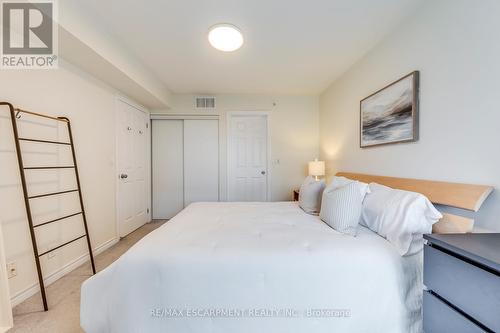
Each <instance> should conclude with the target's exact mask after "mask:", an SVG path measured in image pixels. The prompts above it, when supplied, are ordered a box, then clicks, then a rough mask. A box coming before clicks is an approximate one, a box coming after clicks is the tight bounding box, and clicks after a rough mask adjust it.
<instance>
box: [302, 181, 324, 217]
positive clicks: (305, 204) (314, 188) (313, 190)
mask: <svg viewBox="0 0 500 333" xmlns="http://www.w3.org/2000/svg"><path fill="white" fill-rule="evenodd" d="M324 189H325V181H324V180H315V179H314V177H312V176H309V177H307V178H306V179H305V180H304V182H303V183H302V185H301V186H300V191H299V206H300V208H302V209H303V210H304V211H305V212H306V213H308V214H313V215H318V213H319V210H320V207H321V195H322V194H323V190H324Z"/></svg>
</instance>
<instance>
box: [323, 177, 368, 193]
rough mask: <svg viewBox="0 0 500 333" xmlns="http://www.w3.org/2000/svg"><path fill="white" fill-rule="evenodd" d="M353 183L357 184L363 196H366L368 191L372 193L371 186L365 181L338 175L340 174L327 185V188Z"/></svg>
mask: <svg viewBox="0 0 500 333" xmlns="http://www.w3.org/2000/svg"><path fill="white" fill-rule="evenodd" d="M351 183H356V184H357V186H358V188H359V191H360V192H361V195H362V196H363V198H364V197H365V195H366V194H367V193H370V187H369V186H368V184H367V183H363V182H360V181H357V180H352V179H349V178H346V177H338V176H335V177H333V179H332V182H331V183H330V185H328V186H327V188H333V189H336V188H339V187H343V186H346V185H347V184H351Z"/></svg>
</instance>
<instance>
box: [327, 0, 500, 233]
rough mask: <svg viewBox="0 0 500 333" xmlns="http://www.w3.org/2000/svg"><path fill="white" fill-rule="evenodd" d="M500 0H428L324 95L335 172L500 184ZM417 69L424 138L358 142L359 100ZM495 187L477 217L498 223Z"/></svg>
mask: <svg viewBox="0 0 500 333" xmlns="http://www.w3.org/2000/svg"><path fill="white" fill-rule="evenodd" d="M499 17H500V2H498V1H495V0H482V1H473V0H439V1H427V2H425V4H424V6H423V7H422V8H420V9H419V10H418V11H417V12H415V13H414V15H412V16H411V17H408V18H407V19H406V20H405V21H404V22H403V23H402V24H401V26H400V27H399V28H397V29H396V30H395V31H394V32H393V33H392V34H391V35H389V36H387V37H386V39H385V40H384V41H383V42H382V43H381V44H379V45H378V46H377V47H376V48H374V49H372V50H371V51H370V52H369V53H368V54H366V56H365V57H364V58H363V59H362V60H360V61H359V62H358V63H357V64H356V65H355V66H353V67H352V68H351V69H350V70H349V71H348V72H346V73H345V74H344V75H343V76H342V77H341V78H340V79H339V80H337V81H336V82H335V83H334V84H332V85H331V86H330V87H329V88H328V89H327V90H326V91H325V92H324V93H323V94H322V95H321V98H320V124H321V125H320V133H321V135H320V136H321V139H320V149H321V156H322V158H324V159H326V160H327V161H328V163H327V168H328V172H329V174H330V175H331V174H333V173H335V172H337V171H341V170H342V171H353V172H364V173H371V174H380V175H391V176H401V177H411V178H424V179H436V180H444V181H456V182H469V183H477V184H488V185H494V186H495V187H496V188H500V154H499V151H500V150H499V148H498V145H499V143H500V130H499V124H500V112H499V109H498V96H499V91H500V61H499V59H500V43H498V42H497V40H498V31H500V20H499V19H498V18H499ZM413 70H419V71H420V80H421V83H420V87H421V94H420V140H419V141H418V142H417V143H412V144H399V145H388V146H382V147H377V148H365V149H360V148H359V101H360V100H361V99H363V98H364V97H366V96H368V95H370V94H371V93H372V92H374V91H377V90H378V89H380V88H381V87H384V86H385V85H386V84H388V83H390V82H392V81H394V80H395V79H398V78H399V77H401V76H403V75H405V74H407V73H409V72H411V71H413ZM498 216H500V197H499V195H498V194H497V193H496V192H495V193H494V194H493V195H492V197H490V198H489V199H488V200H487V202H486V203H485V205H484V206H483V208H482V210H481V211H480V213H479V214H478V215H477V216H476V224H477V225H480V226H482V227H483V228H489V229H495V230H500V222H499V220H498Z"/></svg>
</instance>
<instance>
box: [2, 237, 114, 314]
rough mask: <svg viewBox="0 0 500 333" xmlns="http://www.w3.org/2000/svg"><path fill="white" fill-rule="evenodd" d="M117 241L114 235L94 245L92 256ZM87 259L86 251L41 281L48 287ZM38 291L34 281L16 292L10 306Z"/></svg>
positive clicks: (38, 287) (88, 258) (38, 288)
mask: <svg viewBox="0 0 500 333" xmlns="http://www.w3.org/2000/svg"><path fill="white" fill-rule="evenodd" d="M118 241H119V238H117V237H115V238H112V239H110V240H108V241H106V242H104V243H103V244H101V245H99V246H98V247H96V248H95V249H94V257H95V256H97V255H98V254H100V253H102V252H104V251H106V250H107V249H109V248H110V247H112V246H113V245H115V244H116V243H118ZM89 260H90V257H89V255H88V253H85V254H83V255H81V256H79V257H78V258H76V259H74V260H72V261H70V262H69V263H67V264H66V265H64V266H63V267H61V268H59V269H57V270H56V271H55V272H53V273H51V274H50V275H49V276H47V277H45V278H44V279H43V281H44V283H45V287H48V286H49V285H51V284H52V283H54V282H56V281H57V280H59V279H60V278H62V277H63V276H65V275H66V274H68V273H69V272H71V271H73V270H74V269H76V268H78V267H80V266H81V265H83V264H85V263H86V262H87V261H89ZM39 291H40V286H39V285H38V283H35V284H33V285H32V286H30V287H28V288H26V289H24V290H22V291H20V292H18V293H16V294H15V295H13V296H12V297H11V299H10V302H11V303H12V307H14V306H16V305H18V304H20V303H22V302H24V301H25V300H27V299H28V298H30V297H31V296H33V295H35V294H36V293H37V292H39Z"/></svg>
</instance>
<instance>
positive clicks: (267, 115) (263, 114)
mask: <svg viewBox="0 0 500 333" xmlns="http://www.w3.org/2000/svg"><path fill="white" fill-rule="evenodd" d="M237 116H250V117H251V116H261V117H265V118H266V130H267V142H266V143H267V163H266V164H267V165H266V168H267V195H266V196H267V201H272V198H271V179H272V171H271V126H270V123H271V121H270V120H271V111H260V110H259V111H228V112H227V114H226V201H228V200H229V177H230V175H231V167H230V161H231V158H230V153H231V118H232V117H237Z"/></svg>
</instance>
